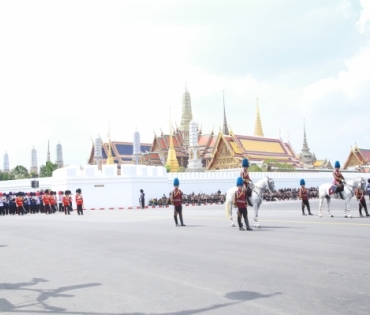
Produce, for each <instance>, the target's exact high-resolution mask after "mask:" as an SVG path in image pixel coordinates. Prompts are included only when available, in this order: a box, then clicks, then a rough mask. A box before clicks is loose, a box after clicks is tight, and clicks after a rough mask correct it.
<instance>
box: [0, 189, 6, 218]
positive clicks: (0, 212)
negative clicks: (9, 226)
mask: <svg viewBox="0 0 370 315" xmlns="http://www.w3.org/2000/svg"><path fill="white" fill-rule="evenodd" d="M0 215H5V207H4V199H3V193H1V192H0Z"/></svg>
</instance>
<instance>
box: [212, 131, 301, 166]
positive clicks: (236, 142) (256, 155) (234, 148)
mask: <svg viewBox="0 0 370 315" xmlns="http://www.w3.org/2000/svg"><path fill="white" fill-rule="evenodd" d="M221 143H224V144H226V147H227V149H228V152H229V153H230V154H231V156H232V158H233V159H234V160H235V159H237V160H240V161H241V160H242V159H243V158H244V157H246V158H248V159H249V160H250V161H251V162H261V161H263V160H267V159H272V160H276V161H278V162H281V163H287V164H290V165H292V166H295V167H301V166H302V164H301V163H300V162H299V160H298V159H297V156H296V154H295V153H294V150H293V149H292V147H291V146H290V144H289V143H288V144H287V143H284V142H283V141H282V140H281V139H275V138H265V137H261V136H244V135H236V134H233V133H231V134H230V135H229V136H228V135H224V134H223V133H222V132H220V133H219V135H218V137H217V141H216V145H215V148H214V151H213V152H212V155H213V157H212V160H211V162H210V164H209V167H208V169H210V168H212V164H213V163H214V160H215V159H217V157H216V156H215V153H216V152H217V151H218V148H219V146H220V145H221Z"/></svg>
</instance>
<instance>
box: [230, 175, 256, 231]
mask: <svg viewBox="0 0 370 315" xmlns="http://www.w3.org/2000/svg"><path fill="white" fill-rule="evenodd" d="M244 184H245V182H244V180H243V178H241V177H238V179H237V180H236V186H237V187H238V190H237V191H236V192H235V199H234V207H235V208H238V224H239V231H245V229H244V228H243V223H242V217H243V218H244V222H245V226H246V227H247V230H248V231H252V230H253V229H251V227H250V226H249V220H248V210H247V194H246V192H245V190H244V189H243V185H244Z"/></svg>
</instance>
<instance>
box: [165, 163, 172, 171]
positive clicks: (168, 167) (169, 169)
mask: <svg viewBox="0 0 370 315" xmlns="http://www.w3.org/2000/svg"><path fill="white" fill-rule="evenodd" d="M164 167H165V168H166V171H167V173H170V172H171V167H170V166H169V165H168V164H166V165H165V166H164Z"/></svg>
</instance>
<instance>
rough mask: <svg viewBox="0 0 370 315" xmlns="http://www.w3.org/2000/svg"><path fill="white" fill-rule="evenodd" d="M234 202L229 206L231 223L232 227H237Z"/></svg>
mask: <svg viewBox="0 0 370 315" xmlns="http://www.w3.org/2000/svg"><path fill="white" fill-rule="evenodd" d="M233 204H234V203H233V202H230V203H229V205H228V207H229V214H230V225H231V226H232V227H235V223H234V221H233Z"/></svg>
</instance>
